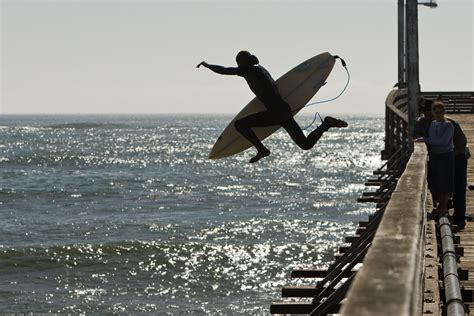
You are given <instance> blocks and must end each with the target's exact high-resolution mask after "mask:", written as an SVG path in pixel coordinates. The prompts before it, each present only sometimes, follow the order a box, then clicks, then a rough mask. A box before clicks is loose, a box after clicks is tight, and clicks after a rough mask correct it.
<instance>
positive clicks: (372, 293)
mask: <svg viewBox="0 0 474 316" xmlns="http://www.w3.org/2000/svg"><path fill="white" fill-rule="evenodd" d="M426 162H427V152H426V147H425V145H424V144H415V147H414V152H413V154H412V155H411V158H410V160H409V161H408V164H407V166H406V169H405V172H404V173H403V175H402V176H401V177H400V179H399V181H398V183H397V186H396V188H395V190H394V191H393V192H392V195H391V199H390V201H389V202H388V205H387V208H386V210H385V212H384V216H383V218H382V220H381V222H380V224H379V227H378V229H377V232H376V233H375V237H374V239H373V241H372V246H371V247H370V249H369V251H368V253H367V255H366V256H365V259H364V261H363V265H362V268H361V269H360V270H359V271H358V273H357V274H356V276H355V279H354V281H353V282H352V285H351V287H350V289H349V291H348V293H347V301H346V302H345V304H344V305H343V308H342V311H341V314H342V315H351V316H353V315H361V316H362V315H363V316H367V315H369V316H370V315H389V316H390V315H394V316H395V315H397V316H398V315H419V314H420V310H421V308H422V297H421V296H422V293H423V291H422V290H421V288H420V287H421V284H422V276H423V265H424V256H423V249H424V235H425V224H426V215H425V212H424V210H425V203H426V196H427V183H426Z"/></svg>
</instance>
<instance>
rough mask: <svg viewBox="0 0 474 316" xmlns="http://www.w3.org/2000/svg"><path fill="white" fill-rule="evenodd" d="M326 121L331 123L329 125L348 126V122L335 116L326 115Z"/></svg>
mask: <svg viewBox="0 0 474 316" xmlns="http://www.w3.org/2000/svg"><path fill="white" fill-rule="evenodd" d="M324 122H325V123H326V124H327V125H329V127H347V125H348V124H347V122H346V121H343V120H340V119H337V118H334V117H332V116H326V117H325V118H324Z"/></svg>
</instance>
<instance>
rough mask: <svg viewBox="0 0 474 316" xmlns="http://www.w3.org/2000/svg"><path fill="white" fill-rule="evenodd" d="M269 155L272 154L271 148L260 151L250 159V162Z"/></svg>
mask: <svg viewBox="0 0 474 316" xmlns="http://www.w3.org/2000/svg"><path fill="white" fill-rule="evenodd" d="M268 155H270V150H268V149H267V150H262V151H259V152H258V153H257V155H256V156H255V157H253V158H252V159H250V161H249V162H250V163H255V162H257V161H259V160H260V159H262V158H263V157H266V156H268Z"/></svg>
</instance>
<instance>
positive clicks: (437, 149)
mask: <svg viewBox="0 0 474 316" xmlns="http://www.w3.org/2000/svg"><path fill="white" fill-rule="evenodd" d="M453 136H454V125H453V124H452V123H451V122H450V121H448V120H446V121H444V122H438V121H433V122H431V125H430V133H429V136H428V137H425V138H424V139H425V142H426V143H427V144H429V145H431V152H432V153H433V154H444V153H448V152H452V151H453V150H454V144H453Z"/></svg>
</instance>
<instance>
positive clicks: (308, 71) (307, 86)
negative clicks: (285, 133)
mask: <svg viewBox="0 0 474 316" xmlns="http://www.w3.org/2000/svg"><path fill="white" fill-rule="evenodd" d="M334 63H335V58H334V57H333V56H332V55H331V54H329V53H322V54H319V55H317V56H314V57H313V58H310V59H308V60H306V61H305V62H303V63H301V64H299V65H298V66H296V67H295V68H293V69H292V70H290V71H288V72H287V73H286V74H284V75H283V76H281V77H280V78H279V79H278V80H277V81H276V86H277V87H278V90H279V91H280V95H281V96H282V98H283V99H284V100H285V101H286V102H287V103H288V104H289V105H290V107H291V111H292V112H293V116H294V115H295V114H296V113H298V112H299V111H300V110H301V109H302V108H303V107H304V106H305V105H306V103H308V101H309V100H311V98H312V97H313V96H314V95H315V94H316V92H318V90H319V89H320V88H321V87H322V86H323V85H324V84H325V83H326V79H327V77H328V76H329V74H330V73H331V71H332V68H333V67H334ZM265 110H266V108H265V106H264V105H263V103H262V102H260V100H258V99H257V98H254V99H253V100H252V101H250V102H249V104H247V105H246V106H245V107H244V108H243V109H242V111H240V112H239V114H237V115H236V116H235V118H234V119H233V120H232V121H231V122H230V123H229V125H227V127H226V128H225V129H224V131H223V132H222V134H221V135H220V136H219V138H218V139H217V141H216V143H215V144H214V147H213V148H212V150H211V153H210V154H209V159H219V158H224V157H228V156H231V155H235V154H237V153H240V152H242V151H244V150H246V149H247V148H250V147H252V144H251V143H250V142H249V141H248V140H246V139H245V138H244V137H243V136H242V135H241V134H240V133H239V132H237V130H236V129H235V127H234V123H235V121H236V120H238V119H240V118H242V117H245V116H247V115H250V114H253V113H257V112H263V111H265ZM279 128H280V126H269V127H257V128H254V129H253V130H254V132H255V134H256V135H257V137H258V138H259V139H260V140H263V139H265V138H267V137H268V136H270V135H271V134H273V133H274V132H275V131H277V130H278V129H279Z"/></svg>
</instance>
